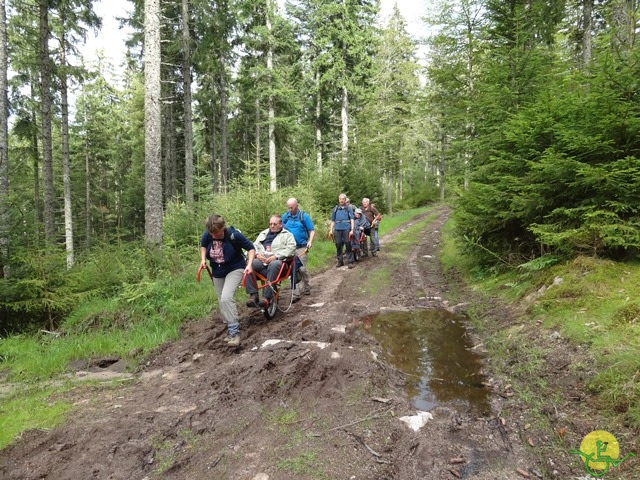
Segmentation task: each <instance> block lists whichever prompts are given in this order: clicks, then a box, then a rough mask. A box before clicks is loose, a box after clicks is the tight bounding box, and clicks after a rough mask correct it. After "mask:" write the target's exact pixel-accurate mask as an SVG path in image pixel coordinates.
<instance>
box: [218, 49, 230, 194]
mask: <svg viewBox="0 0 640 480" xmlns="http://www.w3.org/2000/svg"><path fill="white" fill-rule="evenodd" d="M220 60H221V61H220V167H221V172H220V177H221V178H220V179H221V187H222V192H223V193H225V194H226V193H227V185H228V183H229V157H228V152H227V78H226V76H225V68H226V65H225V62H224V61H223V59H222V58H221V59H220Z"/></svg>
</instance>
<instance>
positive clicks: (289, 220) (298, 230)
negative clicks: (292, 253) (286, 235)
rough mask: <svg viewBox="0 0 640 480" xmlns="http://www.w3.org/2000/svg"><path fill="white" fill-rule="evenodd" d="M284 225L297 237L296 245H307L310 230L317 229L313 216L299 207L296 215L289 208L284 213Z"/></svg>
mask: <svg viewBox="0 0 640 480" xmlns="http://www.w3.org/2000/svg"><path fill="white" fill-rule="evenodd" d="M282 225H284V226H285V227H286V228H287V230H289V231H290V232H291V233H292V234H293V236H294V237H295V239H296V247H298V248H299V247H306V246H307V242H308V241H309V232H310V231H311V230H315V228H316V227H315V226H314V225H313V222H312V221H311V217H310V216H309V214H308V213H307V212H303V211H302V210H300V209H298V212H297V213H296V214H295V215H293V216H292V215H291V213H289V211H288V210H287V211H286V212H285V213H283V214H282Z"/></svg>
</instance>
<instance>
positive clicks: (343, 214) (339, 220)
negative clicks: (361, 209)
mask: <svg viewBox="0 0 640 480" xmlns="http://www.w3.org/2000/svg"><path fill="white" fill-rule="evenodd" d="M354 218H355V216H354V215H353V209H352V208H351V206H350V205H346V204H345V206H344V207H341V206H340V204H338V205H336V206H335V207H333V211H332V212H331V221H332V222H336V224H335V227H334V228H335V229H336V230H351V221H350V220H351V219H354Z"/></svg>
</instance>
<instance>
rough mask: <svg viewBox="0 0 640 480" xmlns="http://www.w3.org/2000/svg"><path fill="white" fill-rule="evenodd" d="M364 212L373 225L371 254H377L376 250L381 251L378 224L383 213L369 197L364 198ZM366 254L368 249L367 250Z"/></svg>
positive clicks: (370, 238) (370, 239)
mask: <svg viewBox="0 0 640 480" xmlns="http://www.w3.org/2000/svg"><path fill="white" fill-rule="evenodd" d="M361 209H362V214H363V215H364V216H365V217H367V220H368V221H369V224H370V225H371V235H370V236H369V241H370V243H371V245H370V247H369V249H370V250H371V255H373V256H374V257H375V256H376V252H378V251H380V237H379V236H378V225H379V223H380V220H382V215H380V212H379V211H378V210H377V209H376V207H375V205H373V204H372V203H371V201H370V200H369V199H368V198H366V197H365V198H363V199H362V207H361ZM365 254H366V250H365Z"/></svg>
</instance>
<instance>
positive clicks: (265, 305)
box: [258, 298, 271, 310]
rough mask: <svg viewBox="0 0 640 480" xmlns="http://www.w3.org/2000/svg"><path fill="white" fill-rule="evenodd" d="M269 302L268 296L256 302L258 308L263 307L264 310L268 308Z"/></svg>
mask: <svg viewBox="0 0 640 480" xmlns="http://www.w3.org/2000/svg"><path fill="white" fill-rule="evenodd" d="M270 303H271V302H269V299H268V298H263V299H262V300H260V302H259V303H258V306H259V307H260V308H264V309H265V310H267V309H268V308H269V304H270Z"/></svg>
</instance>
